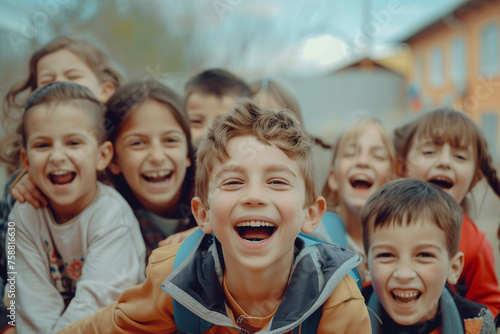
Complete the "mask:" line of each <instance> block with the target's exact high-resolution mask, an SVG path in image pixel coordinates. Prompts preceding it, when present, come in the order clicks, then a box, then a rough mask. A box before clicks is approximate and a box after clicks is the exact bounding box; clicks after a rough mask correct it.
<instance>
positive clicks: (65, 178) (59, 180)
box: [50, 173, 74, 184]
mask: <svg viewBox="0 0 500 334" xmlns="http://www.w3.org/2000/svg"><path fill="white" fill-rule="evenodd" d="M73 177H74V174H73V173H67V174H63V175H53V174H52V175H50V178H51V180H52V182H53V183H56V184H66V183H68V182H71V181H72V180H73Z"/></svg>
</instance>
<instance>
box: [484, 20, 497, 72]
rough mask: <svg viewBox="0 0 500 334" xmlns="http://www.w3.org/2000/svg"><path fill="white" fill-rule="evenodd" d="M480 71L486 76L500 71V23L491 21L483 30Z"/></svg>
mask: <svg viewBox="0 0 500 334" xmlns="http://www.w3.org/2000/svg"><path fill="white" fill-rule="evenodd" d="M480 38H481V41H480V48H481V49H480V55H479V62H480V64H479V72H480V73H481V75H483V76H485V77H491V76H496V75H498V74H499V73H500V66H499V59H498V25H497V24H496V23H490V24H488V25H486V26H484V28H483V29H482V30H481V37H480Z"/></svg>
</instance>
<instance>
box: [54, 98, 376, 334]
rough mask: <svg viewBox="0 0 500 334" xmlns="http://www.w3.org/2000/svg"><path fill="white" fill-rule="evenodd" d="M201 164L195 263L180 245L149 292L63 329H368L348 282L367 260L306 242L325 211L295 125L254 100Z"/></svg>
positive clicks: (232, 118)
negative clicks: (178, 262)
mask: <svg viewBox="0 0 500 334" xmlns="http://www.w3.org/2000/svg"><path fill="white" fill-rule="evenodd" d="M197 159H198V161H197V166H198V168H197V171H196V191H197V197H195V198H194V199H193V201H192V211H193V214H194V216H195V218H196V220H197V222H198V225H199V227H200V229H201V230H198V232H195V233H194V234H193V236H192V237H191V238H189V239H188V240H186V241H185V243H187V242H188V241H192V239H193V238H195V242H194V247H191V248H189V249H188V251H187V253H188V254H187V255H186V256H185V260H183V261H181V263H180V264H177V263H176V264H175V265H174V261H176V260H177V259H178V257H179V256H180V255H183V254H182V253H183V251H179V252H178V249H179V245H171V246H165V247H162V248H159V249H157V250H155V251H154V252H153V254H152V256H151V258H150V263H149V266H148V269H147V279H146V281H145V283H144V284H142V285H139V286H137V287H133V288H130V289H128V290H127V291H125V292H124V293H123V294H122V297H121V298H120V300H119V301H118V302H117V303H114V304H112V305H111V306H109V307H107V308H105V309H104V310H102V311H100V312H98V313H96V314H94V315H93V316H91V317H89V318H86V319H83V320H81V321H78V322H77V323H75V324H73V325H72V326H69V327H67V328H66V329H65V330H64V331H63V332H62V333H82V332H83V333H108V332H134V333H144V332H153V333H160V332H161V333H175V332H176V331H177V330H180V331H181V332H190V333H292V332H293V333H368V332H369V331H370V324H369V318H368V312H367V309H366V306H365V305H364V300H363V297H362V295H361V293H360V291H359V290H358V288H357V286H356V283H355V282H354V280H353V279H352V278H351V277H350V276H349V275H348V272H349V270H351V269H353V268H354V267H356V265H357V264H358V263H359V262H360V261H361V259H360V258H359V257H358V256H357V255H354V254H353V253H352V252H350V251H347V250H344V249H341V248H339V247H337V246H333V245H328V244H324V243H318V242H315V241H311V239H309V238H308V237H306V236H303V235H302V234H300V232H301V231H302V232H304V233H310V232H312V231H313V230H314V228H315V227H316V226H317V225H318V223H319V222H320V221H321V217H322V216H323V213H324V212H325V206H326V204H325V200H324V198H323V197H321V196H318V191H317V189H316V182H315V176H314V164H313V156H312V153H311V140H310V139H309V138H308V137H307V135H306V134H305V133H304V131H303V130H302V127H301V126H300V125H299V123H298V121H297V120H296V119H295V117H294V116H293V115H292V114H291V113H290V112H288V111H284V110H282V111H279V112H274V111H269V110H266V109H262V108H261V107H259V106H257V105H256V104H254V103H253V102H250V101H244V102H242V103H241V104H239V105H237V106H236V107H235V109H234V110H233V111H232V112H230V113H229V114H226V115H224V116H223V117H222V118H221V119H219V120H218V121H216V122H215V123H214V125H213V127H212V128H211V129H210V130H209V133H208V135H207V137H206V138H205V139H204V141H202V143H201V145H200V147H199V149H198V153H197ZM201 231H203V232H204V233H201ZM185 243H184V244H183V245H181V246H180V247H181V248H180V249H181V250H182V249H183V248H184V245H185ZM186 323H187V325H198V330H194V329H193V328H192V327H190V326H186ZM195 327H196V326H195ZM313 328H314V329H313Z"/></svg>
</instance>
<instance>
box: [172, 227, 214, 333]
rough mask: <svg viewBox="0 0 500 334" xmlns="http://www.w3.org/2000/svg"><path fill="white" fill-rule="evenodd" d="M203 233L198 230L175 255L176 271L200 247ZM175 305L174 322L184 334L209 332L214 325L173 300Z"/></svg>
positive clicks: (184, 242) (183, 243)
mask: <svg viewBox="0 0 500 334" xmlns="http://www.w3.org/2000/svg"><path fill="white" fill-rule="evenodd" d="M203 234H204V233H203V231H202V230H201V229H199V228H198V229H196V230H195V231H194V232H193V233H192V234H191V235H190V236H189V237H188V238H187V239H186V240H184V241H183V242H182V244H181V246H180V247H179V250H178V251H177V254H176V255H175V260H174V270H175V269H176V268H178V267H179V266H180V264H181V263H183V262H184V260H186V258H187V257H188V256H189V254H191V253H192V252H193V250H194V249H195V247H196V246H197V245H198V243H199V241H200V238H203ZM172 303H173V305H174V320H175V325H176V326H177V329H178V330H179V331H181V332H183V333H192V334H201V333H203V332H206V331H208V330H209V329H210V328H211V327H213V326H214V325H213V324H211V323H209V322H208V321H206V320H204V319H202V318H200V317H199V316H197V315H196V314H194V313H193V312H191V311H190V310H188V309H187V308H185V307H184V306H183V305H182V304H181V303H179V302H178V301H176V300H175V299H173V300H172Z"/></svg>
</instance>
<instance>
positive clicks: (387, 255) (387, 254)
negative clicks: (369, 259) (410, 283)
mask: <svg viewBox="0 0 500 334" xmlns="http://www.w3.org/2000/svg"><path fill="white" fill-rule="evenodd" d="M375 257H376V258H391V257H393V254H392V253H388V252H387V253H378V254H377V255H376V256H375Z"/></svg>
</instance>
